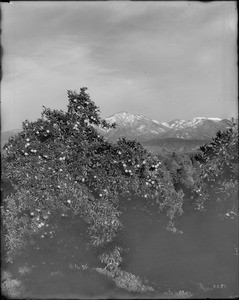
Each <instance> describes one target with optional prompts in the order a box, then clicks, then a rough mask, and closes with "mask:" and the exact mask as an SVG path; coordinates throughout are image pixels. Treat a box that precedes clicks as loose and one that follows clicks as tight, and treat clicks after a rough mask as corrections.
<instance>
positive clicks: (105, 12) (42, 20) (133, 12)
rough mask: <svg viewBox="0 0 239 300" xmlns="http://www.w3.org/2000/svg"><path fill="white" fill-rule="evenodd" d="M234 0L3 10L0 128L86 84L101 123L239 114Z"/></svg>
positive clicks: (59, 104)
mask: <svg viewBox="0 0 239 300" xmlns="http://www.w3.org/2000/svg"><path fill="white" fill-rule="evenodd" d="M236 38H237V14H236V4H235V2H233V1H232V2H230V1H228V2H226V1H218V2H217V1H213V2H212V3H201V2H189V3H188V2H186V1H185V2H182V1H178V2H171V1H170V2H160V1H159V2H157V1H156V2H146V1H144V2H128V1H112V2H64V1H59V2H14V3H13V4H8V3H3V4H2V46H3V51H4V52H3V53H4V55H3V80H2V83H1V96H2V130H3V131H6V130H11V129H15V128H20V127H21V122H22V121H23V120H25V119H29V120H36V119H37V118H38V117H39V116H40V113H41V111H42V105H45V106H47V107H51V108H56V109H65V108H66V105H67V90H68V89H71V90H79V89H80V87H82V86H86V87H88V92H89V94H90V95H91V98H92V99H93V100H94V101H95V103H96V104H97V105H98V106H99V107H100V110H101V114H102V116H103V117H108V116H110V115H112V114H114V113H117V112H119V111H127V112H130V113H138V114H143V115H145V116H147V117H149V118H152V119H156V120H158V121H166V122H168V121H171V120H173V119H176V118H179V119H191V118H193V117H196V116H200V117H201V116H205V117H220V118H231V117H232V116H236V115H237V48H236V47H237V46H236Z"/></svg>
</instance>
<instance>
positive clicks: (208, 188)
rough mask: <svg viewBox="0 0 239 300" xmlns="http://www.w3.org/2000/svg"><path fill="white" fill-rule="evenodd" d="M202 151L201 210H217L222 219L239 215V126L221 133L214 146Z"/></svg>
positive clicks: (199, 158)
mask: <svg viewBox="0 0 239 300" xmlns="http://www.w3.org/2000/svg"><path fill="white" fill-rule="evenodd" d="M200 149H201V151H202V153H201V154H199V155H197V157H196V159H197V161H198V162H199V167H200V180H199V181H198V182H197V187H196V189H195V198H196V205H197V208H198V209H199V210H203V209H205V208H208V209H210V208H212V209H214V208H215V207H216V211H217V213H218V215H220V216H221V217H230V216H233V215H234V216H236V215H238V200H237V199H238V132H237V126H236V125H235V124H234V126H233V127H232V128H229V129H228V130H227V131H225V132H218V133H217V135H216V137H215V138H213V140H212V142H211V143H210V144H207V145H203V146H202V147H201V148H200ZM215 204H216V206H215Z"/></svg>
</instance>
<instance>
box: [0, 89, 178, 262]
mask: <svg viewBox="0 0 239 300" xmlns="http://www.w3.org/2000/svg"><path fill="white" fill-rule="evenodd" d="M86 90H87V89H86V88H85V87H83V88H81V89H80V92H79V93H77V92H75V91H68V106H67V110H66V111H62V110H54V109H49V108H46V107H43V112H42V115H41V117H40V118H39V119H37V120H36V121H33V122H30V121H28V120H26V121H24V122H23V124H22V130H21V132H20V133H18V134H17V135H16V136H14V137H12V138H10V139H9V141H8V143H7V144H6V145H5V147H4V149H5V152H6V154H5V155H4V158H3V163H4V166H5V167H4V173H5V174H4V176H5V177H6V178H7V179H8V180H9V181H10V182H11V184H12V186H13V187H14V193H12V194H11V195H9V196H8V197H7V198H6V199H5V200H4V204H3V206H2V216H3V225H4V229H5V230H6V234H5V242H6V246H7V257H8V258H7V259H8V260H9V261H12V260H13V259H14V258H15V257H16V256H17V255H18V254H19V253H20V251H21V250H22V249H24V247H25V246H26V245H27V244H28V241H29V238H31V237H32V236H40V237H42V238H46V237H49V236H51V237H52V236H54V234H55V232H56V231H57V228H58V226H57V222H60V220H61V219H62V218H68V219H69V224H70V223H71V222H74V220H82V222H83V223H84V224H86V227H87V234H88V236H89V239H90V243H91V245H93V246H102V245H104V244H107V243H109V242H111V241H112V240H113V239H114V237H115V236H116V234H117V232H118V231H119V230H120V229H121V228H122V226H123V224H122V223H121V221H120V213H121V210H120V203H119V199H120V197H128V198H129V199H130V196H131V195H132V194H133V195H137V196H138V197H139V201H155V202H156V203H157V204H158V209H159V211H162V210H165V211H166V214H167V215H168V217H169V221H170V222H171V223H170V224H173V220H174V217H175V215H176V214H177V213H179V214H181V213H182V202H183V193H182V192H181V191H178V192H176V191H175V189H174V186H173V181H172V178H171V176H170V173H169V172H168V171H167V170H166V168H165V167H164V166H163V164H162V162H161V161H160V160H159V159H157V158H156V157H153V156H152V155H150V154H149V153H148V152H147V151H146V150H145V149H144V148H143V147H142V146H141V144H140V143H138V142H136V141H129V140H126V139H124V138H122V139H120V140H118V141H117V142H116V143H115V144H111V143H109V142H108V141H107V140H105V138H104V137H102V136H100V135H99V133H98V131H97V128H98V127H101V128H110V127H115V126H116V124H111V125H110V124H108V123H107V122H106V121H105V120H104V119H102V118H101V117H100V111H99V108H98V107H97V106H96V105H95V103H94V101H92V100H91V99H90V96H89V94H88V93H87V92H86Z"/></svg>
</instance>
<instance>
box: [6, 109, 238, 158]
mask: <svg viewBox="0 0 239 300" xmlns="http://www.w3.org/2000/svg"><path fill="white" fill-rule="evenodd" d="M106 121H107V122H108V123H110V124H112V123H116V128H115V129H114V128H110V129H103V128H99V127H97V130H98V131H99V133H100V134H101V135H103V136H105V137H106V138H107V139H108V140H109V141H111V142H115V141H116V140H117V139H118V138H120V137H126V138H128V139H136V140H138V141H140V142H141V143H142V144H143V145H144V146H145V147H146V148H147V149H148V150H149V151H150V152H152V153H154V154H158V153H162V152H167V151H168V150H169V151H179V152H185V151H194V150H196V149H198V148H199V146H200V145H203V144H205V143H208V142H210V141H211V139H212V138H213V137H215V135H216V133H217V132H218V131H224V130H226V129H227V128H229V127H230V126H231V125H232V121H229V120H227V119H220V118H206V117H196V118H193V119H191V120H180V119H175V120H172V121H171V122H169V123H167V122H158V121H156V120H152V119H150V118H147V117H145V116H143V115H139V114H131V113H128V112H125V111H123V112H119V113H117V114H115V115H112V116H110V117H108V118H106ZM236 122H238V120H236ZM19 131H20V130H18V129H16V130H13V131H7V132H2V134H1V146H3V145H4V144H5V143H6V142H7V140H8V139H9V137H10V136H12V135H14V134H16V133H17V132H19Z"/></svg>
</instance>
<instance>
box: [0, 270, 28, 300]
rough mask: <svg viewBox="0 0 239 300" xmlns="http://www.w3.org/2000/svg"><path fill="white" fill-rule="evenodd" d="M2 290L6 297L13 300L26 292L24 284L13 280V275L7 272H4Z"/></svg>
mask: <svg viewBox="0 0 239 300" xmlns="http://www.w3.org/2000/svg"><path fill="white" fill-rule="evenodd" d="M1 289H2V293H3V295H4V296H7V297H10V298H13V299H14V298H15V299H16V298H19V297H20V296H21V295H22V293H23V291H24V287H23V285H22V283H21V282H20V281H19V280H17V279H14V278H12V275H11V274H10V273H9V272H7V271H3V272H2V284H1Z"/></svg>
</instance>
